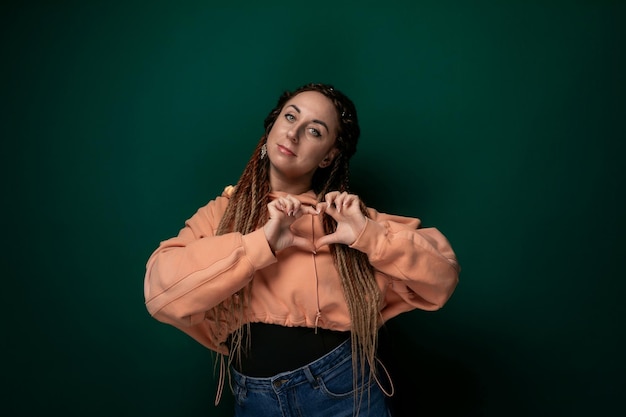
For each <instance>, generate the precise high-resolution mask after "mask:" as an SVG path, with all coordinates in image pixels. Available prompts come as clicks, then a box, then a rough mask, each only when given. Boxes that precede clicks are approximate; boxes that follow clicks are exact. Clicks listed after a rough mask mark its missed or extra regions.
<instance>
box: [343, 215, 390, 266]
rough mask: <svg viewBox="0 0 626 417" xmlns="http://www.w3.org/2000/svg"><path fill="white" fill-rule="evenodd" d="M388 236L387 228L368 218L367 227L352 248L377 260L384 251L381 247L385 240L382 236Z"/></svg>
mask: <svg viewBox="0 0 626 417" xmlns="http://www.w3.org/2000/svg"><path fill="white" fill-rule="evenodd" d="M386 234H387V229H386V228H385V226H383V225H381V224H379V223H377V222H375V221H374V220H372V219H370V218H368V219H366V222H365V227H364V228H363V230H361V233H360V234H359V236H358V237H357V238H356V240H355V241H354V243H353V244H352V245H350V247H351V248H354V249H357V250H359V251H361V252H364V253H366V254H367V255H368V256H369V257H370V258H375V257H376V254H377V253H379V252H380V251H381V250H382V247H381V245H382V243H383V240H384V239H381V236H385V235H386Z"/></svg>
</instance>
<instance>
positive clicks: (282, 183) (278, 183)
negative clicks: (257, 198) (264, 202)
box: [270, 177, 311, 195]
mask: <svg viewBox="0 0 626 417" xmlns="http://www.w3.org/2000/svg"><path fill="white" fill-rule="evenodd" d="M270 186H271V187H272V191H280V192H283V193H287V194H292V195H300V194H304V193H306V192H307V191H309V190H310V189H311V182H310V181H302V182H293V181H286V180H284V179H281V178H271V177H270Z"/></svg>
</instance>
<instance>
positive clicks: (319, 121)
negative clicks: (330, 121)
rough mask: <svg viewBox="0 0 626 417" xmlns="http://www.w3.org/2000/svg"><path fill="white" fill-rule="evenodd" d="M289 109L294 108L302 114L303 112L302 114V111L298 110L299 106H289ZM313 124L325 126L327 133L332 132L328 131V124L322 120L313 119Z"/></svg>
mask: <svg viewBox="0 0 626 417" xmlns="http://www.w3.org/2000/svg"><path fill="white" fill-rule="evenodd" d="M287 107H293V108H294V109H296V111H297V112H298V113H301V112H300V109H299V108H298V106H296V105H295V104H290V105H289V106H287ZM312 122H313V123H317V124H320V125H322V126H324V127H325V128H326V131H327V132H330V129H328V125H327V124H326V123H324V122H323V121H321V120H317V119H313V120H312Z"/></svg>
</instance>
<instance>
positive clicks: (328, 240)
mask: <svg viewBox="0 0 626 417" xmlns="http://www.w3.org/2000/svg"><path fill="white" fill-rule="evenodd" d="M333 243H337V239H336V235H335V233H331V234H329V235H324V236H322V237H320V238H319V239H317V240H316V241H315V250H316V251H317V250H318V249H319V248H321V247H324V246H326V245H332V244H333Z"/></svg>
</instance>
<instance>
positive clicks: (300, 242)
mask: <svg viewBox="0 0 626 417" xmlns="http://www.w3.org/2000/svg"><path fill="white" fill-rule="evenodd" d="M293 246H297V247H298V248H300V249H303V250H305V251H307V252H313V253H315V252H316V248H315V245H314V244H313V242H311V241H310V240H308V239H305V238H303V237H302V236H294V238H293Z"/></svg>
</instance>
